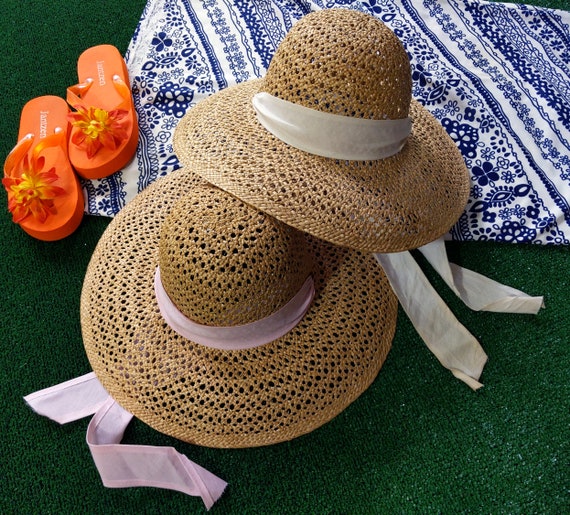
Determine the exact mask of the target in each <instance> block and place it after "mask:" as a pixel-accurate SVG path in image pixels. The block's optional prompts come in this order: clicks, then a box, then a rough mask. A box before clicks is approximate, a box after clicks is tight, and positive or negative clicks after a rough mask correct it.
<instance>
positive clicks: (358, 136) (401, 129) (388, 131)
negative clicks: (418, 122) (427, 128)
mask: <svg viewBox="0 0 570 515" xmlns="http://www.w3.org/2000/svg"><path fill="white" fill-rule="evenodd" d="M252 104H253V107H254V109H255V112H256V114H257V119H258V120H259V122H260V123H261V125H263V127H265V128H266V129H267V130H268V131H269V132H270V133H271V134H273V135H274V136H276V137H277V138H278V139H280V140H281V141H283V142H284V143H286V144H287V145H291V146H292V147H295V148H298V149H299V150H303V151H305V152H308V153H309V154H315V155H318V156H323V157H329V158H333V159H343V160H349V161H351V160H352V161H367V160H376V159H384V158H387V157H390V156H393V155H394V154H397V153H398V152H399V151H400V150H401V149H402V148H403V146H404V145H405V144H406V140H407V138H408V136H409V134H410V132H411V130H412V121H411V119H410V118H402V119H399V120H370V119H366V118H353V117H351V116H341V115H337V114H331V113H325V112H323V111H318V110H316V109H310V108H308V107H305V106H302V105H299V104H295V103H293V102H289V101H287V100H283V99H281V98H277V97H275V96H273V95H270V94H269V93H265V92H262V93H257V94H256V95H254V97H253V99H252Z"/></svg>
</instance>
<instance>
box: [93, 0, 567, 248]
mask: <svg viewBox="0 0 570 515" xmlns="http://www.w3.org/2000/svg"><path fill="white" fill-rule="evenodd" d="M331 7H345V8H350V9H358V10H363V11H367V12H369V13H371V14H373V15H374V16H376V17H378V18H379V19H381V20H382V21H383V22H385V23H386V24H387V25H388V26H389V27H391V28H392V30H394V31H395V33H396V34H397V35H398V37H399V38H400V39H401V40H402V42H403V43H404V45H405V47H406V49H407V51H408V53H409V54H410V58H411V65H412V74H413V96H414V97H415V98H417V99H418V100H419V101H420V102H422V103H423V104H424V105H425V106H426V107H427V108H428V109H429V110H430V111H431V112H432V113H433V114H434V116H435V117H436V118H437V119H438V120H440V122H441V124H442V125H443V126H444V127H445V128H446V130H447V131H448V133H449V134H450V135H451V137H452V138H453V139H454V140H455V141H456V143H457V145H458V146H459V148H460V150H461V152H462V154H463V156H464V158H465V161H466V163H467V166H468V168H469V170H470V171H471V180H472V186H471V196H470V199H469V202H468V204H467V206H466V208H465V212H464V213H463V215H462V216H461V219H460V220H459V222H458V223H457V225H456V226H455V227H454V228H453V229H452V231H451V232H450V234H449V237H450V238H452V239H455V240H494V241H505V242H529V243H541V244H569V243H570V225H569V222H570V29H569V26H570V13H569V12H565V11H556V10H549V9H545V8H539V7H531V6H525V5H513V4H498V3H488V2H485V1H482V0H423V1H419V0H368V1H365V0H337V1H327V0H315V1H308V0H307V1H303V0H255V1H252V0H201V1H196V0H149V2H148V4H147V6H146V8H145V11H144V13H143V15H142V18H141V20H140V23H139V25H138V27H137V30H136V32H135V34H134V36H133V39H132V42H131V45H130V47H129V50H128V53H127V56H126V59H127V63H128V65H129V70H130V74H131V80H132V85H133V93H134V98H135V104H136V108H137V110H138V115H139V122H140V144H139V147H138V150H137V156H136V159H135V160H134V161H133V162H132V163H131V164H130V165H129V166H128V167H127V168H125V169H124V170H123V171H121V172H118V173H117V174H114V175H113V176H112V177H110V178H107V179H104V180H102V181H93V182H86V183H85V189H86V192H87V198H88V211H89V212H90V213H92V214H100V215H107V216H113V215H114V214H116V213H117V212H118V211H119V210H120V209H121V208H122V207H123V206H124V205H125V204H126V203H127V202H128V201H129V200H130V199H131V198H133V196H134V195H136V194H137V193H138V192H139V191H141V190H142V189H143V188H145V187H146V186H147V185H148V184H150V183H151V182H152V181H154V180H155V179H157V178H158V177H159V176H162V175H165V174H168V173H169V172H171V171H172V170H175V169H176V168H177V167H178V166H179V164H178V161H177V159H176V156H175V155H174V153H173V149H172V134H173V130H174V128H175V127H176V124H177V122H178V121H179V119H180V118H181V117H182V116H183V115H184V113H185V112H186V111H187V110H188V109H191V108H192V106H194V105H195V104H196V103H197V102H199V101H200V100H201V99H203V98H205V97H207V96H208V95H211V94H212V93H214V92H216V91H218V90H220V89H222V88H225V87H227V86H229V85H231V84H234V83H237V82H242V81H246V80H248V79H252V78H255V77H260V76H262V75H263V74H264V73H265V70H266V69H267V66H268V64H269V62H270V60H271V57H272V55H273V53H274V52H275V49H276V48H277V46H278V44H279V42H280V41H281V40H282V39H283V37H284V36H285V34H286V32H287V31H288V30H289V29H290V28H291V26H292V25H293V24H294V23H295V21H296V20H297V19H299V18H300V17H302V16H303V15H305V14H306V13H308V12H309V11H311V10H317V9H323V8H331Z"/></svg>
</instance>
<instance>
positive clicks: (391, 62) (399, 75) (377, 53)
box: [261, 9, 412, 120]
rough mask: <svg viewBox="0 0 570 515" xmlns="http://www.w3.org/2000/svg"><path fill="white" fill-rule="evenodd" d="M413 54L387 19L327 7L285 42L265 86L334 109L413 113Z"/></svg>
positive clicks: (359, 114)
mask: <svg viewBox="0 0 570 515" xmlns="http://www.w3.org/2000/svg"><path fill="white" fill-rule="evenodd" d="M411 87H412V80H411V70H410V62H409V58H408V55H407V53H406V51H405V49H404V47H403V45H402V43H401V42H400V40H399V39H398V38H397V37H396V35H395V34H394V33H393V32H392V31H391V30H390V29H389V28H388V27H387V26H386V25H384V24H383V23H382V22H381V21H379V20H377V19H375V18H373V17H371V16H368V15H366V14H364V13H360V12H357V11H349V10H346V9H327V10H323V11H317V12H314V13H310V14H308V15H307V16H305V17H303V18H301V20H299V21H298V22H297V23H296V24H295V26H294V27H293V28H292V29H291V30H290V31H289V33H288V34H287V35H286V36H285V38H284V40H283V41H282V42H281V44H280V45H279V48H278V49H277V51H276V52H275V55H274V57H273V59H272V61H271V63H270V65H269V68H268V70H267V75H266V77H265V79H264V84H263V86H262V88H261V90H262V91H265V92H267V93H269V94H271V95H273V96H276V97H279V98H282V99H283V100H287V101H289V102H293V103H296V104H299V105H303V106H305V107H308V108H312V109H317V110H319V111H323V112H328V113H332V114H337V115H342V116H351V117H355V118H367V119H373V120H383V119H391V120H396V119H402V118H406V117H407V116H408V111H409V107H410V101H411Z"/></svg>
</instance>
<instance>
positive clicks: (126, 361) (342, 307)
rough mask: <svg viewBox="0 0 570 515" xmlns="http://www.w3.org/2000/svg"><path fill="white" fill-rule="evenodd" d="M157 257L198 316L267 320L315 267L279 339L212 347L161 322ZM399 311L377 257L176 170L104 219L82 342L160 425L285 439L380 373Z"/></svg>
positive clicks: (240, 443) (195, 432) (212, 439)
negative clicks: (300, 308)
mask: <svg viewBox="0 0 570 515" xmlns="http://www.w3.org/2000/svg"><path fill="white" fill-rule="evenodd" d="M159 263H160V266H161V273H162V275H163V284H164V286H165V289H166V290H167V291H168V293H169V295H170V296H171V298H174V299H175V300H176V303H177V304H178V305H179V308H180V309H183V310H184V312H186V313H187V315H188V316H191V317H195V319H196V321H200V322H202V323H205V324H220V325H223V324H233V323H243V322H247V321H249V320H251V319H255V318H256V317H259V316H264V315H266V314H267V313H268V312H271V311H273V310H274V309H275V308H278V307H280V304H282V303H283V302H285V301H286V300H289V298H290V296H291V294H292V293H295V292H296V291H297V290H298V288H299V286H300V284H301V283H302V282H303V281H304V280H305V278H306V277H307V275H308V274H309V273H310V274H312V276H313V279H314V282H315V289H316V293H315V298H314V300H313V303H312V304H311V307H310V308H309V311H308V312H307V314H306V315H305V317H304V318H303V320H302V321H301V322H300V323H299V324H298V325H297V326H296V327H295V328H294V329H293V330H292V331H290V332H289V333H288V334H286V335H285V336H283V337H281V338H279V339H278V340H275V341H273V342H271V343H268V344H266V345H263V346H261V347H257V348H253V349H248V350H239V351H221V350H216V349H211V348H207V347H203V346H201V345H198V344H196V343H194V342H192V341H189V340H187V339H185V338H183V337H181V336H179V335H178V334H177V333H175V332H174V331H173V330H172V329H170V328H169V326H168V325H167V324H166V323H165V322H164V320H163V319H162V317H161V315H160V312H159V309H158V306H157V304H156V300H155V295H154V289H153V277H154V273H155V269H156V267H157V265H158V264H159ZM396 312H397V301H396V298H395V296H394V294H393V293H392V291H391V288H390V286H389V284H388V282H387V279H386V277H385V275H384V273H383V272H382V269H381V268H380V267H379V266H378V265H377V263H376V261H375V260H374V258H373V257H372V256H369V255H363V254H361V253H359V252H357V251H353V250H350V249H346V248H341V247H337V246H333V245H330V244H328V243H326V242H324V241H322V240H319V239H317V238H314V237H312V236H308V235H305V234H303V233H300V232H298V231H296V230H294V229H292V228H291V227H287V226H286V225H284V224H282V223H280V222H278V221H277V220H275V219H273V218H271V217H269V216H267V215H265V214H263V213H261V212H259V211H258V210H257V209H255V208H252V207H250V206H248V205H246V204H244V203H243V202H241V201H239V200H238V199H236V198H235V197H232V196H231V195H229V194H227V193H225V192H223V191H221V190H219V189H218V188H215V187H213V186H211V185H207V184H205V183H203V182H202V180H201V179H199V177H198V176H197V175H195V174H193V173H191V172H185V171H184V170H180V171H177V172H175V173H173V174H171V175H170V176H168V177H166V178H163V179H160V180H158V181H157V182H156V183H154V184H153V185H152V186H150V187H149V188H147V189H146V190H145V191H144V192H143V193H141V194H139V195H138V196H137V197H136V198H135V199H134V200H133V201H132V202H130V203H129V204H128V205H127V206H126V207H125V208H124V209H123V210H122V211H121V212H120V213H119V215H118V216H117V217H116V218H115V219H114V220H113V221H112V222H111V224H110V225H109V227H108V228H107V230H106V231H105V233H104V235H103V237H102V238H101V240H100V242H99V244H98V246H97V248H96V250H95V252H94V255H93V257H92V260H91V262H90V264H89V267H88V270H87V274H86V278H85V282H84V287H83V291H82V297H81V324H82V331H83V338H84V344H85V349H86V351H87V355H88V357H89V360H90V362H91V365H92V367H93V370H94V371H95V373H96V375H97V377H98V378H99V380H100V381H101V383H102V384H103V385H104V387H105V388H106V389H107V390H108V392H109V393H110V394H111V395H112V396H113V397H114V399H115V400H116V401H117V402H119V404H121V405H122V406H123V407H124V408H125V409H127V410H128V411H130V412H131V413H133V414H134V415H135V416H136V417H138V418H139V419H141V420H143V421H144V422H146V423H147V424H149V425H150V426H152V427H153V428H155V429H157V430H158V431H161V432H163V433H166V434H168V435H171V436H173V437H176V438H179V439H181V440H184V441H187V442H192V443H195V444H199V445H204V446H211V447H250V446H260V445H267V444H272V443H276V442H281V441H284V440H289V439H292V438H294V437H297V436H299V435H302V434H304V433H308V432H310V431H312V430H314V429H315V428H317V427H319V426H320V425H322V424H324V423H325V422H327V421H329V420H330V419H331V418H333V417H334V416H336V415H337V414H338V413H340V412H341V411H342V410H343V409H345V408H346V407H347V406H348V405H349V404H350V403H351V402H353V401H354V400H355V399H356V398H357V397H358V396H359V395H360V394H361V393H362V392H363V391H364V390H365V389H366V388H367V387H368V386H369V385H370V383H371V382H372V381H373V380H374V378H375V377H376V375H377V374H378V371H379V370H380V368H381V366H382V364H383V362H384V360H385V358H386V355H387V353H388V351H389V348H390V345H391V341H392V337H393V334H394V330H395V324H396Z"/></svg>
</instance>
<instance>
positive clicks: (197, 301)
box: [159, 185, 312, 327]
mask: <svg viewBox="0 0 570 515" xmlns="http://www.w3.org/2000/svg"><path fill="white" fill-rule="evenodd" d="M193 193H194V194H193V195H192V196H186V197H184V198H182V199H181V200H179V201H178V202H177V203H176V205H175V206H174V207H173V209H172V211H171V212H170V214H169V216H168V217H167V218H166V219H165V221H164V223H163V225H162V228H161V234H160V245H159V266H160V271H161V278H162V284H163V287H164V289H165V290H166V292H167V293H168V296H169V297H170V299H171V300H172V302H173V303H174V304H175V305H176V307H177V308H178V310H179V311H181V312H182V313H183V314H184V315H185V316H186V317H187V318H189V319H190V320H192V321H194V322H196V323H198V324H202V325H207V326H215V327H228V326H235V325H242V324H247V323H250V322H255V321H257V320H261V319H262V318H265V317H267V316H269V315H271V314H273V313H275V312H276V311H278V310H279V309H280V308H282V307H283V306H284V305H285V304H287V302H288V301H290V300H291V299H292V298H293V297H294V296H295V294H297V293H298V291H299V290H300V288H301V286H302V285H303V283H304V281H305V280H306V279H307V277H308V276H309V275H310V274H311V271H312V262H311V259H310V257H309V254H308V253H307V251H306V241H305V238H304V236H303V233H301V232H299V231H297V230H295V229H293V228H291V227H289V226H287V225H285V224H283V223H281V222H279V221H277V220H276V219H274V218H272V217H270V216H268V215H266V214H264V213H262V212H260V211H258V210H256V209H255V208H252V207H251V206H248V205H247V204H245V203H243V202H242V201H241V200H239V199H237V198H236V197H234V196H232V195H230V194H228V193H225V192H224V191H222V190H220V189H218V188H216V187H214V186H211V185H202V186H200V187H198V188H197V191H194V192H193Z"/></svg>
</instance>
